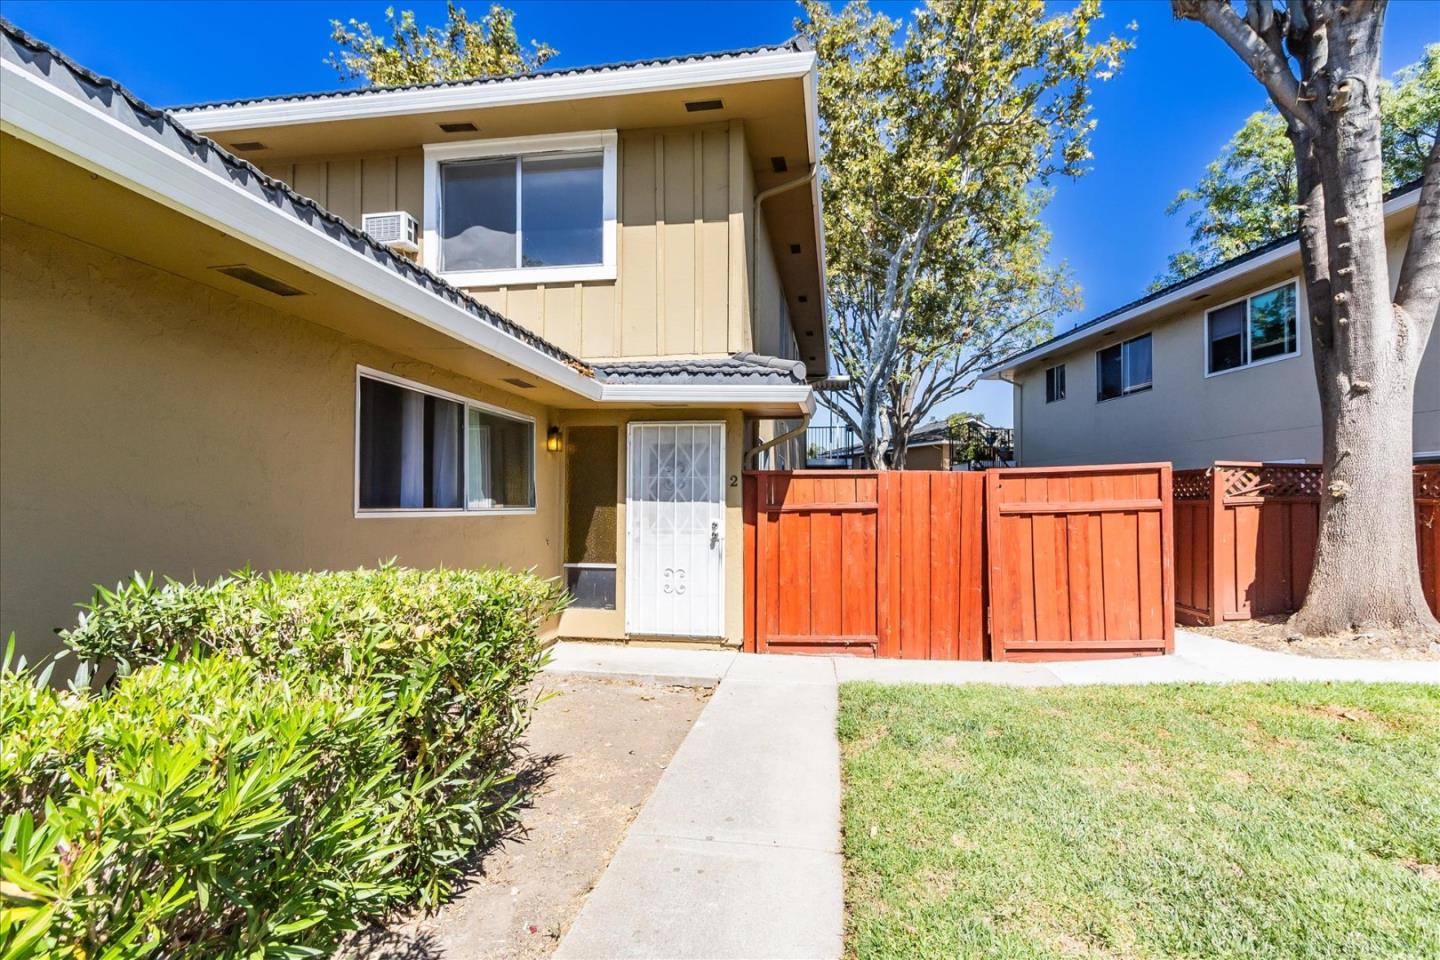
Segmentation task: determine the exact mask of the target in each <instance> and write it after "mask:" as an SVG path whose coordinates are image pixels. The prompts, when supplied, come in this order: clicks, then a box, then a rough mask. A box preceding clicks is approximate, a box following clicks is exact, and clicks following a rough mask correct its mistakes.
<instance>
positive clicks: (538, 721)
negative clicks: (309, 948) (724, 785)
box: [342, 677, 711, 960]
mask: <svg viewBox="0 0 1440 960" xmlns="http://www.w3.org/2000/svg"><path fill="white" fill-rule="evenodd" d="M537 692H544V693H549V694H551V696H550V697H549V699H547V700H545V701H544V702H543V703H541V704H540V705H539V707H537V708H536V711H535V717H534V720H533V721H532V722H531V725H530V730H529V733H528V734H527V736H526V747H527V750H528V754H527V756H526V758H525V762H524V765H523V768H522V774H521V775H522V777H524V778H526V779H528V780H529V781H530V783H531V785H532V789H533V796H534V800H533V803H532V804H531V806H530V807H529V808H527V809H526V810H524V811H523V812H522V813H521V829H520V830H519V831H517V834H516V835H515V836H513V837H511V838H508V839H506V840H504V841H502V842H501V843H500V844H499V845H498V846H496V847H495V848H493V849H491V850H489V851H487V852H486V853H485V855H484V856H483V857H481V858H479V859H478V861H477V863H476V865H475V867H474V868H473V869H472V870H471V871H469V872H468V873H467V874H466V876H465V877H464V878H463V879H462V881H461V884H460V887H459V889H458V891H457V892H456V894H455V896H454V897H453V898H452V899H451V900H450V902H448V903H446V904H444V905H443V906H441V907H440V909H439V910H437V911H436V912H435V913H434V914H431V915H430V916H415V917H411V918H408V919H406V920H404V921H402V922H399V923H396V924H394V925H392V926H390V927H389V928H386V929H383V930H379V929H376V930H369V931H366V932H365V933H364V935H362V936H360V937H357V938H356V939H355V940H354V941H353V942H352V943H351V944H350V945H349V947H348V948H347V949H346V950H345V951H344V953H343V954H342V955H343V956H344V957H346V958H351V960H399V958H404V960H440V958H446V960H458V958H461V957H464V958H467V960H468V958H472V957H475V958H478V957H484V958H487V960H535V958H539V957H547V956H549V955H550V954H551V952H553V951H554V950H555V948H556V947H557V946H558V945H559V942H560V938H561V937H562V936H563V935H564V933H565V931H566V930H567V929H568V928H569V926H570V924H571V922H572V921H573V920H574V919H575V916H576V914H578V913H579V911H580V905H581V902H582V901H583V900H584V898H585V895H586V894H588V893H589V892H590V889H591V888H592V887H593V886H594V885H595V883H596V881H598V880H599V879H600V874H601V873H602V872H603V871H604V869H605V866H606V864H608V863H609V862H610V857H611V855H612V854H613V853H614V852H615V849H616V848H617V847H618V846H619V845H620V841H621V839H622V838H623V837H624V836H625V831H626V830H627V829H628V828H629V826H630V823H631V821H632V820H634V819H635V815H636V814H637V813H639V811H640V807H641V805H642V804H644V802H645V800H646V799H647V798H648V797H649V796H650V793H651V792H652V791H653V790H654V789H655V784H656V783H657V782H658V781H659V779H660V775H661V773H663V772H664V770H665V767H666V766H667V765H668V764H669V762H670V758H671V757H672V756H674V754H675V750H676V749H677V748H678V747H679V746H680V742H681V741H682V740H684V739H685V735H686V734H687V733H688V732H689V731H690V727H691V725H692V724H693V723H694V722H695V718H696V717H697V716H699V714H700V710H701V709H702V708H703V707H704V705H705V701H706V700H707V699H708V698H709V696H710V693H711V691H710V690H709V689H705V688H695V687H674V686H660V685H656V684H646V683H639V682H631V681H624V680H605V679H599V678H589V677H550V678H546V679H545V680H544V681H543V682H542V683H541V684H540V685H539V688H538V690H537Z"/></svg>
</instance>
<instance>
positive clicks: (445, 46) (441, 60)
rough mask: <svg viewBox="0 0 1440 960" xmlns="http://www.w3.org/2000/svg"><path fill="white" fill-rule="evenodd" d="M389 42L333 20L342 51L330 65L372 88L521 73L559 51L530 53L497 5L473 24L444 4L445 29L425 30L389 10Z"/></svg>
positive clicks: (538, 47) (537, 46)
mask: <svg viewBox="0 0 1440 960" xmlns="http://www.w3.org/2000/svg"><path fill="white" fill-rule="evenodd" d="M385 24H386V26H387V27H388V28H389V33H390V37H389V39H388V41H387V39H386V38H385V36H384V35H380V36H377V35H376V34H375V32H374V31H373V30H371V29H370V24H368V23H360V22H357V21H355V20H351V21H349V23H341V22H340V21H339V20H331V21H330V38H331V39H332V40H334V41H335V43H336V45H337V46H338V47H339V50H338V51H336V52H335V53H333V54H331V55H330V57H329V58H328V59H327V60H326V63H328V64H330V65H331V66H332V67H334V68H335V69H336V70H337V71H339V73H340V76H341V77H342V78H343V79H345V80H353V79H359V80H363V81H365V83H366V84H367V85H369V86H373V87H389V86H398V85H402V84H410V83H435V82H437V81H440V80H470V79H472V78H474V77H493V76H503V75H505V74H511V73H523V72H525V71H527V70H534V69H536V68H538V67H541V66H543V65H544V64H545V61H547V60H549V59H550V58H551V57H553V56H554V55H555V51H554V50H553V49H551V48H550V47H549V46H548V45H546V44H544V43H537V42H535V41H533V40H532V41H531V42H530V46H529V48H526V47H525V46H524V45H523V44H522V43H521V42H520V39H519V37H518V36H516V33H515V14H514V13H513V12H512V11H510V10H507V9H506V8H504V7H502V6H500V5H499V4H494V5H492V6H491V7H490V11H489V13H487V14H486V15H485V19H484V20H480V21H474V20H471V19H470V17H469V15H468V14H466V13H465V8H464V7H457V6H456V5H455V4H454V3H447V4H446V17H445V25H444V26H443V27H432V26H426V27H423V28H422V27H421V26H420V25H419V24H418V23H416V22H415V13H414V12H413V11H411V10H402V11H401V12H400V15H399V16H398V17H397V16H396V15H395V8H394V7H387V8H386V10H385Z"/></svg>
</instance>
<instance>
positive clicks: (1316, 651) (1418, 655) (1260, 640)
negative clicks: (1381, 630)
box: [1181, 615, 1440, 660]
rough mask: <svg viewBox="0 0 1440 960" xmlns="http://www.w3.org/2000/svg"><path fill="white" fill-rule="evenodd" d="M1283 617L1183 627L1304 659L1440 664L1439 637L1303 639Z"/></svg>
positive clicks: (1362, 635) (1353, 635) (1364, 635)
mask: <svg viewBox="0 0 1440 960" xmlns="http://www.w3.org/2000/svg"><path fill="white" fill-rule="evenodd" d="M1288 619H1289V618H1288V617H1286V616H1283V615H1278V616H1264V617H1257V618H1255V619H1254V620H1234V621H1230V622H1227V623H1222V624H1220V625H1218V626H1214V627H1182V628H1181V629H1184V630H1190V631H1192V632H1194V633H1203V634H1205V635H1206V636H1207V637H1218V638H1220V639H1221V640H1233V641H1234V642H1235V643H1243V644H1247V645H1249V646H1252V647H1259V648H1261V649H1262V650H1278V651H1280V652H1282V653H1298V654H1300V655H1301V656H1305V657H1321V658H1332V659H1345V660H1357V659H1359V660H1440V637H1422V636H1412V637H1405V636H1385V635H1378V634H1369V633H1349V634H1343V635H1341V636H1334V637H1305V638H1303V639H1293V638H1294V637H1295V634H1294V633H1293V631H1291V630H1290V628H1289V627H1288V626H1287V625H1286V622H1287V620H1288Z"/></svg>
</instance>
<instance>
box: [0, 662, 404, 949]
mask: <svg viewBox="0 0 1440 960" xmlns="http://www.w3.org/2000/svg"><path fill="white" fill-rule="evenodd" d="M390 699H391V695H390V693H389V692H388V691H386V690H385V688H384V687H383V686H382V685H381V684H380V683H378V682H374V681H366V680H353V681H348V682H337V681H335V680H332V679H330V678H328V677H322V676H316V675H307V674H304V673H300V672H297V671H291V670H285V671H281V672H272V673H267V674H264V675H262V674H261V673H259V672H258V671H256V670H255V669H254V665H253V664H252V663H249V662H246V661H244V660H233V659H230V658H226V657H215V658H211V659H209V660H203V661H200V660H197V661H194V662H190V663H167V664H161V665H158V666H152V667H147V668H145V669H143V670H140V671H138V672H136V673H134V674H133V675H131V676H129V677H127V678H126V679H125V680H124V682H123V683H121V684H119V685H118V686H117V687H116V688H115V690H114V691H113V692H112V693H110V694H109V695H96V694H90V693H85V692H80V693H58V692H56V691H55V690H53V689H51V688H50V687H48V686H43V685H40V684H37V683H35V682H34V678H32V677H30V676H26V675H22V674H19V673H15V672H11V671H8V670H7V671H6V672H5V674H4V676H3V677H0V737H3V740H4V744H5V747H4V750H3V751H0V805H3V808H4V809H5V810H6V811H7V812H6V816H5V819H4V826H3V832H0V869H3V884H4V887H3V892H4V896H5V900H6V906H5V909H4V910H3V912H0V944H4V948H5V949H4V956H5V957H6V958H7V960H9V958H11V957H14V958H17V960H18V958H22V957H29V956H45V957H99V956H114V957H136V956H143V955H147V954H153V955H156V956H164V957H197V958H198V957H216V956H251V955H269V956H313V955H315V954H317V953H320V952H322V951H323V949H324V948H325V947H327V946H329V945H331V944H333V943H334V942H335V941H336V940H337V939H338V937H339V936H340V935H341V934H342V933H344V932H345V931H346V930H349V929H353V928H354V926H355V925H356V923H357V920H358V918H359V917H362V916H364V915H366V914H377V913H381V912H383V911H384V910H385V909H386V907H388V906H390V905H393V904H395V903H397V902H399V900H400V899H401V898H402V897H403V896H404V895H405V893H406V886H405V884H403V883H401V882H399V880H398V879H397V877H396V868H397V865H398V861H397V859H396V856H395V854H396V853H397V852H398V851H399V850H400V849H401V847H402V841H400V840H399V837H400V836H401V835H402V834H403V832H404V831H403V829H402V827H403V823H402V818H403V817H404V816H405V815H406V813H407V811H406V808H405V807H406V805H405V803H404V802H403V800H400V799H398V798H396V797H393V796H391V795H390V793H389V790H390V788H392V787H394V786H395V785H396V784H395V783H394V774H395V771H396V770H397V769H398V766H399V765H398V762H397V761H398V753H399V744H398V739H397V737H396V731H395V730H394V729H393V727H392V726H391V725H390V722H391V721H390V718H391V717H393V716H394V710H393V709H392V708H391V704H390V702H389V701H390Z"/></svg>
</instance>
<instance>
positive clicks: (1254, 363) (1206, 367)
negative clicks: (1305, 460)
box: [1200, 278, 1301, 463]
mask: <svg viewBox="0 0 1440 960" xmlns="http://www.w3.org/2000/svg"><path fill="white" fill-rule="evenodd" d="M1285 287H1294V288H1295V328H1294V332H1295V349H1294V350H1291V351H1290V352H1289V353H1281V354H1276V355H1275V356H1273V357H1266V358H1265V359H1263V360H1246V361H1245V362H1244V363H1242V364H1240V365H1239V366H1238V367H1227V368H1226V369H1224V370H1211V369H1210V314H1212V313H1216V312H1217V311H1220V310H1224V309H1225V308H1226V307H1233V306H1235V304H1237V303H1243V304H1245V343H1244V353H1245V355H1246V356H1247V357H1248V356H1249V355H1250V336H1251V333H1250V326H1251V323H1252V319H1251V313H1250V301H1251V300H1254V299H1255V298H1256V297H1263V296H1264V295H1265V294H1267V293H1274V292H1275V291H1276V290H1281V289H1284V288H1285ZM1204 330H1205V340H1204V343H1203V344H1202V346H1203V349H1202V350H1201V353H1203V354H1204V356H1202V357H1201V358H1200V370H1201V372H1202V373H1203V374H1204V376H1205V379H1206V380H1209V379H1210V378H1211V377H1223V376H1225V375H1226V374H1227V373H1239V372H1240V371H1241V370H1249V369H1250V368H1251V367H1263V366H1265V365H1266V364H1269V363H1279V362H1280V361H1281V360H1291V359H1293V358H1295V357H1298V356H1300V353H1301V346H1300V340H1301V337H1300V281H1299V280H1296V279H1294V278H1292V279H1289V280H1285V281H1282V282H1280V283H1277V284H1275V285H1274V286H1270V287H1266V288H1265V289H1263V290H1257V291H1255V292H1254V293H1247V294H1245V296H1243V297H1236V298H1235V299H1234V300H1227V301H1225V302H1224V303H1217V304H1216V305H1215V306H1213V307H1206V308H1205V319H1204ZM1276 462H1277V463H1278V462H1280V461H1278V460H1277V461H1276Z"/></svg>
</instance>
